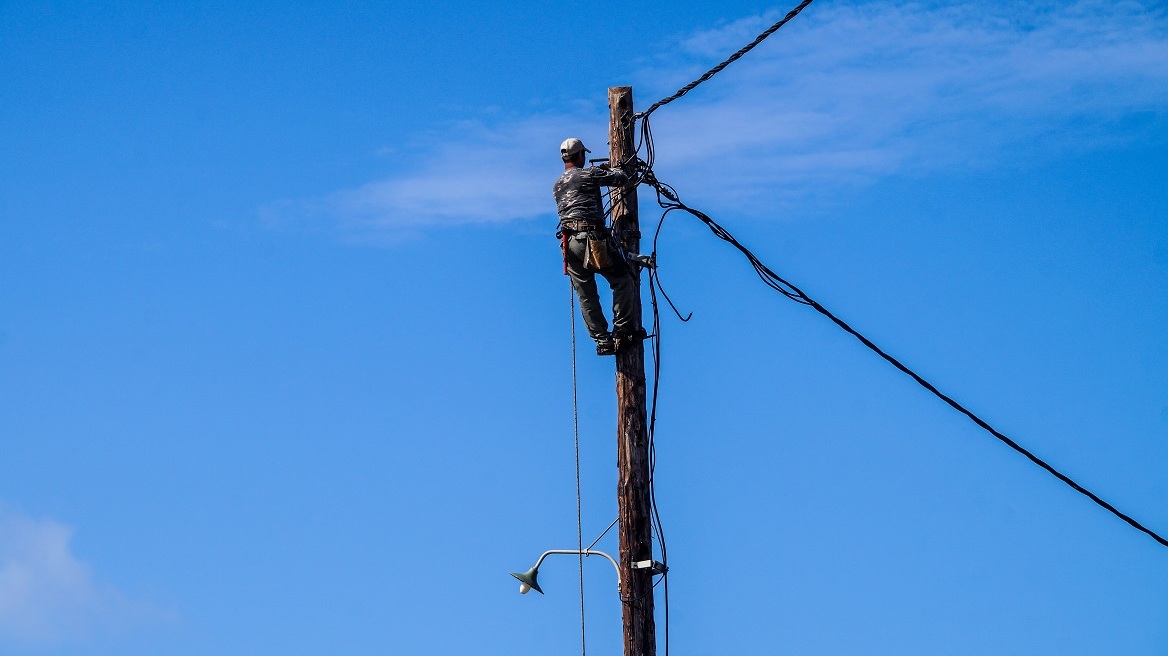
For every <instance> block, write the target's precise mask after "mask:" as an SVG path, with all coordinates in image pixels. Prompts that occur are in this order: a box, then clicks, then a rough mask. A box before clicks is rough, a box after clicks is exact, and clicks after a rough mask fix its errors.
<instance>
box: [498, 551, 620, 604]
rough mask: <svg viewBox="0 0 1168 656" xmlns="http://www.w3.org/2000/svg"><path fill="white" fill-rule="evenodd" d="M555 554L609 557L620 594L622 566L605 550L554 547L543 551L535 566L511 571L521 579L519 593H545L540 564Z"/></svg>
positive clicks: (512, 574)
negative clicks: (541, 585) (541, 586)
mask: <svg viewBox="0 0 1168 656" xmlns="http://www.w3.org/2000/svg"><path fill="white" fill-rule="evenodd" d="M553 554H565V555H573V556H604V557H605V558H607V559H608V562H610V563H612V568H613V569H615V570H616V590H617V594H620V589H621V578H620V566H618V565H617V564H616V559H615V558H613V557H612V556H610V555H608V554H606V553H604V552H603V551H595V550H593V549H584V550H579V549H552V550H550V551H545V552H543V554H542V555H541V556H540V557H539V560H537V561H535V566H534V567H532V568H531V569H529V570H527V571H526V572H521V573H520V572H511V576H514V577H515V578H517V579H519V594H527V593H528V592H530V591H531V590H535V591H536V592H538V593H540V594H543V590H540V589H539V582H538V581H537V577H538V576H539V566H540V565H542V564H543V559H544V558H547V557H548V556H551V555H553Z"/></svg>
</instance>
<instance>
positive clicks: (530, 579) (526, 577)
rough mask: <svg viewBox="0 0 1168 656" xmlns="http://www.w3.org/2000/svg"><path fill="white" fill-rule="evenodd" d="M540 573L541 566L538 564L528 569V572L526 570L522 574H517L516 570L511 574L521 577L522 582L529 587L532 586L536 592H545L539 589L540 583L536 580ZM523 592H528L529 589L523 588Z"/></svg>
mask: <svg viewBox="0 0 1168 656" xmlns="http://www.w3.org/2000/svg"><path fill="white" fill-rule="evenodd" d="M538 574H539V566H538V565H536V566H535V567H532V568H531V569H529V570H527V571H526V572H524V573H522V574H517V573H515V572H511V576H514V577H515V578H517V579H519V582H520V583H522V584H523V585H526V586H527V587H529V588H531V589H532V590H535V591H536V592H538V593H540V594H543V590H540V589H539V583H538V582H536V580H535V577H536V576H537V575H538ZM522 592H527V591H526V590H522Z"/></svg>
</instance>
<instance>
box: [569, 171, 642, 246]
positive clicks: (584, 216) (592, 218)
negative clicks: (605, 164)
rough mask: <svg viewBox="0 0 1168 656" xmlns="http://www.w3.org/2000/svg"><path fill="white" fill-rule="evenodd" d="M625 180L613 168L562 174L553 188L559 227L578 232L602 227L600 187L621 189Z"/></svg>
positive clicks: (602, 207) (626, 179)
mask: <svg viewBox="0 0 1168 656" xmlns="http://www.w3.org/2000/svg"><path fill="white" fill-rule="evenodd" d="M628 181H629V177H628V176H627V175H625V174H624V173H622V172H620V171H617V170H612V169H602V168H597V167H590V168H586V169H568V170H567V171H564V174H563V175H561V176H560V178H559V179H558V180H556V183H555V184H554V185H552V193H553V194H555V197H556V211H557V212H559V214H560V226H561V227H563V228H567V229H568V230H573V231H577V232H580V231H584V230H591V229H594V228H602V227H604V204H603V202H601V199H600V188H601V187H620V186H622V185H624V184H626V183H628Z"/></svg>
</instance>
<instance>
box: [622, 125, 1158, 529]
mask: <svg viewBox="0 0 1168 656" xmlns="http://www.w3.org/2000/svg"><path fill="white" fill-rule="evenodd" d="M642 130H643V131H644V133H645V134H646V135H647V137H646V142H647V145H646V147H647V148H651V144H652V131H651V129H650V128H649V127H648V125H647V121H645V122H643V123H642ZM637 166H638V168H640V169H642V171H641V173H640V176H639V177H640V179H641V180H642V181H643V183H644V184H647V185H649V186H651V187H653V189H654V190H655V191H656V192H657V203H658V205H660V206H661V208H662V209H664V210H665V211H664V212H663V213H662V215H661V220H660V222H658V224H657V231H656V233H655V234H654V236H653V251H652V256H653V257H656V255H657V239H658V237H659V236H660V234H661V228H662V226H663V225H664V223H665V218H666V217H667V216H668V215H669V213H670V212H673V211H676V210H681V211H683V212H686V213H688V214H690V215H692V216H694V217H695V218H697V219H698V220H699V221H701V222H702V223H704V224H705V225H706V227H708V228H709V229H710V231H711V232H713V233H714V235H715V236H716V237H718V238H719V239H721V240H723V241H725V242H727V243H729V244H730V245H731V246H733V247H734V248H736V249H738V251H739V252H741V253H742V254H743V255H744V256H746V259H747V260H748V261H749V262H750V264H751V266H752V267H753V268H754V271H755V273H756V274H757V275H758V277H759V278H760V279H761V280H762V281H763V282H764V283H766V285H767V286H768V287H770V288H771V289H774V290H775V291H777V292H779V293H780V294H782V295H783V296H785V297H787V298H788V299H790V300H792V301H795V302H796V303H800V304H802V305H807V306H810V307H811V308H813V309H814V310H815V311H816V312H819V313H820V314H822V315H823V316H825V317H827V318H828V319H830V320H831V321H832V323H834V324H835V325H836V326H838V327H839V328H841V329H842V330H844V331H845V332H847V333H848V334H850V335H852V336H853V337H855V338H856V339H858V340H859V341H860V343H861V344H863V345H864V346H866V347H867V348H868V349H870V350H871V351H872V352H874V353H876V354H877V355H879V356H880V357H881V358H883V359H884V360H885V361H887V362H888V363H889V364H891V365H892V366H894V367H896V368H897V369H898V370H900V371H901V372H902V373H904V374H906V375H908V376H909V377H910V378H912V379H913V380H914V381H916V383H917V384H918V385H920V386H921V387H923V388H925V389H926V390H928V391H929V392H931V393H932V394H933V395H934V396H936V397H937V398H939V399H941V400H942V401H944V402H945V403H946V404H948V405H949V406H950V407H952V408H953V409H954V410H956V411H958V412H960V413H961V414H963V415H965V416H966V417H968V418H969V419H970V420H971V421H973V423H975V424H977V426H978V427H980V428H981V429H983V430H985V431H986V432H987V433H989V434H991V435H993V436H994V437H995V438H997V439H998V440H1000V441H1001V442H1002V443H1004V444H1005V445H1006V446H1009V447H1010V448H1011V449H1013V450H1014V451H1017V452H1018V453H1020V454H1022V455H1023V456H1025V457H1026V458H1027V459H1028V460H1030V461H1031V462H1033V463H1034V464H1036V465H1038V466H1039V467H1041V468H1042V469H1044V470H1046V471H1047V472H1048V473H1050V474H1051V475H1053V476H1054V477H1055V478H1057V479H1059V480H1060V481H1062V482H1063V483H1065V484H1066V485H1067V486H1069V487H1070V488H1071V489H1073V490H1075V491H1076V492H1078V493H1080V494H1082V495H1083V496H1085V497H1087V498H1088V499H1091V500H1092V501H1094V502H1095V503H1096V504H1097V505H1099V506H1100V507H1101V508H1103V509H1105V510H1107V511H1108V512H1110V513H1111V514H1113V515H1115V516H1116V517H1118V518H1119V519H1121V520H1123V521H1124V522H1126V523H1127V524H1128V525H1130V526H1131V527H1132V528H1134V529H1136V530H1138V531H1141V532H1143V533H1146V534H1147V535H1148V536H1150V537H1151V538H1152V539H1153V540H1155V541H1156V542H1158V543H1160V544H1161V545H1162V546H1165V547H1168V540H1166V539H1164V538H1163V537H1161V536H1160V535H1158V534H1157V533H1156V532H1155V531H1152V530H1151V529H1149V528H1147V527H1146V526H1144V525H1143V524H1141V523H1139V522H1138V521H1136V520H1135V519H1133V518H1132V517H1130V516H1128V515H1126V514H1124V513H1122V512H1120V511H1119V510H1118V509H1116V508H1115V506H1113V505H1111V504H1110V503H1108V502H1106V501H1104V500H1103V499H1101V498H1100V497H1099V496H1098V495H1096V494H1095V493H1093V492H1091V491H1090V490H1088V489H1087V488H1085V487H1083V486H1082V485H1080V484H1078V483H1076V482H1075V481H1074V480H1072V479H1071V478H1070V477H1069V476H1067V475H1066V474H1063V473H1062V472H1060V471H1058V470H1057V469H1055V468H1054V467H1053V466H1051V465H1050V464H1048V463H1047V462H1046V461H1044V460H1042V459H1041V458H1039V457H1038V456H1036V455H1034V454H1033V453H1031V452H1030V451H1029V450H1027V449H1026V448H1024V447H1023V446H1021V445H1020V444H1018V443H1017V442H1015V441H1014V440H1012V439H1010V438H1009V437H1007V436H1005V435H1003V434H1002V433H1001V432H999V431H998V430H997V429H995V428H994V427H993V426H991V425H990V424H989V423H988V422H986V421H985V420H984V419H982V418H981V417H979V416H977V415H976V414H974V413H973V412H972V411H970V410H969V409H967V408H966V407H965V406H963V405H961V404H960V403H958V402H957V401H955V400H954V399H953V398H951V397H949V396H948V395H946V394H944V393H942V392H941V391H940V390H938V389H937V388H936V387H935V386H934V385H933V384H932V383H930V382H929V381H927V380H925V379H924V378H923V377H922V376H921V375H920V374H918V373H916V372H915V371H913V370H912V369H909V368H908V367H907V366H905V365H904V364H902V363H901V362H900V361H899V360H897V359H896V358H894V357H892V356H891V355H889V354H888V353H886V352H885V351H884V350H883V349H881V348H880V347H879V346H877V345H876V344H875V343H873V342H872V341H871V340H870V339H868V338H867V337H865V336H864V335H862V334H860V332H859V331H857V330H856V329H854V328H852V327H851V326H850V325H848V324H847V323H846V322H844V321H843V320H842V319H840V318H839V317H837V316H836V315H835V314H833V313H832V312H831V311H830V310H828V309H827V308H825V307H824V306H823V305H821V304H820V303H819V302H817V301H816V300H814V299H812V298H811V297H810V296H808V295H807V294H805V293H804V292H803V291H802V290H801V289H799V288H798V287H796V286H795V285H794V284H792V283H790V282H789V281H787V280H784V279H783V278H782V277H781V276H779V275H778V274H777V273H775V272H774V271H772V270H771V269H770V268H769V267H767V266H766V265H765V264H763V263H762V261H761V260H759V259H758V257H757V256H755V254H754V253H752V252H751V251H750V249H748V248H746V247H745V246H743V245H742V244H741V243H740V242H739V241H738V240H737V239H735V238H734V235H732V234H730V232H729V231H728V230H726V229H725V228H723V227H722V226H721V225H719V224H718V223H717V222H716V221H714V220H713V219H711V218H710V217H709V216H707V215H706V214H705V213H703V212H700V211H698V210H695V209H693V208H692V207H689V206H687V205H686V204H685V203H683V202H681V199H680V198H679V197H678V194H677V191H676V190H675V189H674V188H673V187H671V186H669V185H667V184H665V183H663V182H661V181H660V180H658V179H657V177H656V176H655V175H654V173H653V170H652V166H651V165H650V164H649V163H648V162H645V161H639V162H638V164H637ZM670 305H672V302H671V303H670ZM674 311H676V308H674ZM679 316H680V315H679Z"/></svg>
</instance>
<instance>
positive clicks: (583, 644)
mask: <svg viewBox="0 0 1168 656" xmlns="http://www.w3.org/2000/svg"><path fill="white" fill-rule="evenodd" d="M568 318H569V319H571V322H572V433H573V438H574V442H575V445H576V551H578V552H579V553H578V554H577V556H578V557H579V565H580V656H587V654H588V645H587V641H586V640H585V630H584V522H583V515H582V512H581V506H582V502H581V495H580V404H579V401H578V400H577V399H578V395H577V393H576V389H577V388H576V293H575V291H574V290H573V289H572V286H571V285H570V284H569V285H568ZM589 548H591V547H589Z"/></svg>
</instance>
